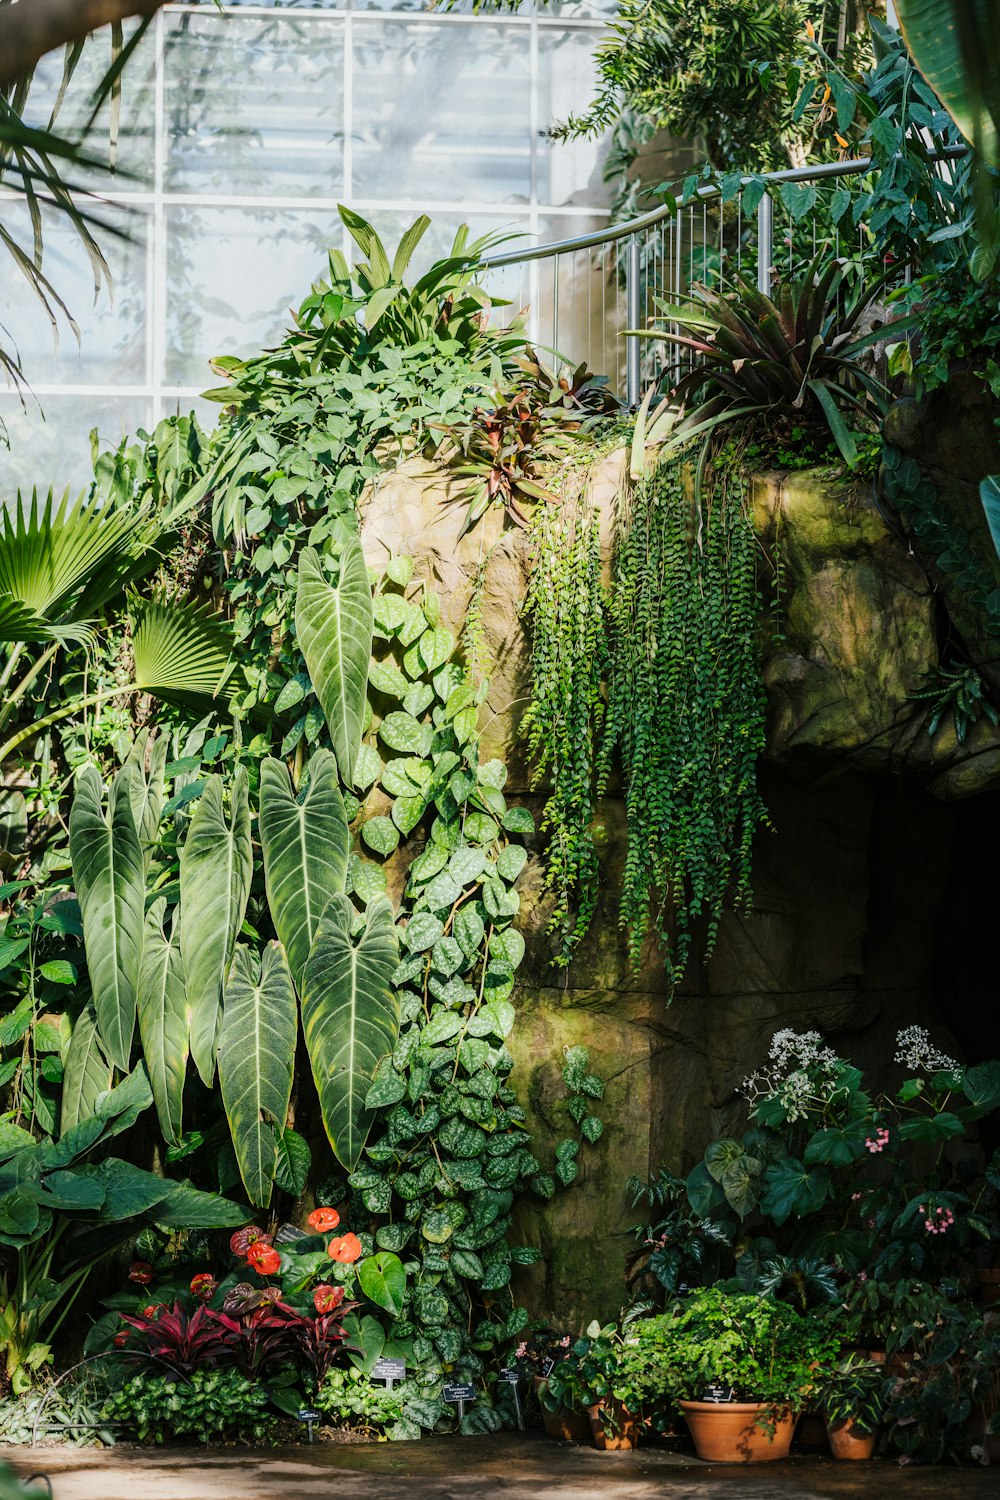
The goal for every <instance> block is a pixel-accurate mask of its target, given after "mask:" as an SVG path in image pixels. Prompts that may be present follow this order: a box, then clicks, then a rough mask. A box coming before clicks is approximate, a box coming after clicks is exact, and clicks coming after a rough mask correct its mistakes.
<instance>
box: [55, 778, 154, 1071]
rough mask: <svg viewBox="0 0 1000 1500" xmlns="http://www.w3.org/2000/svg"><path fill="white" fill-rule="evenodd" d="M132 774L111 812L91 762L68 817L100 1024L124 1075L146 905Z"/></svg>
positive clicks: (116, 791) (113, 792)
mask: <svg viewBox="0 0 1000 1500" xmlns="http://www.w3.org/2000/svg"><path fill="white" fill-rule="evenodd" d="M132 775H133V772H132V769H131V768H130V767H124V768H123V769H122V770H121V771H119V773H118V775H117V776H116V777H115V779H114V781H113V782H112V784H111V789H110V791H109V793H108V809H107V813H105V809H104V801H103V791H104V787H103V783H102V781H101V777H100V774H99V773H98V771H97V768H96V767H95V766H86V767H85V768H84V770H83V772H82V773H81V775H80V779H79V780H78V782H77V785H76V792H75V795H74V797H73V807H72V811H71V812H70V817H69V847H70V858H71V860H72V862H73V876H74V880H75V882H76V893H77V898H78V900H79V902H80V915H81V918H82V921H83V939H84V945H85V947H86V951H87V968H88V970H89V972H90V984H91V990H92V993H93V998H94V1011H95V1014H96V1016H97V1027H98V1031H99V1032H100V1036H101V1041H102V1042H103V1043H104V1048H105V1051H106V1052H107V1054H108V1057H109V1058H110V1060H111V1061H112V1062H113V1063H114V1064H115V1065H116V1066H117V1067H119V1068H121V1069H122V1071H123V1072H127V1070H128V1064H129V1054H130V1052H131V1048H132V1035H133V1032H134V1030H135V1016H136V989H137V987H138V983H139V968H140V964H141V962H142V926H143V908H144V902H145V877H144V872H143V860H142V851H141V849H140V847H139V836H138V834H137V832H136V827H135V821H134V819H133V817H132V808H131V802H130V788H131V780H132Z"/></svg>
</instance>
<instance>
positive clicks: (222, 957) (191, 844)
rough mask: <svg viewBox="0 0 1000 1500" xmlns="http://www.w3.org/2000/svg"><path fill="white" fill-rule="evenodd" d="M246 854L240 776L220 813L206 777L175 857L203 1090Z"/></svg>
mask: <svg viewBox="0 0 1000 1500" xmlns="http://www.w3.org/2000/svg"><path fill="white" fill-rule="evenodd" d="M252 870H253V852H252V846H251V842H250V805H249V789H248V784H247V776H246V772H245V771H243V770H242V769H241V770H239V771H237V773H236V776H235V777H234V779H233V786H232V793H231V806H230V812H229V815H228V816H227V815H226V812H225V809H224V807H223V801H222V779H221V777H219V776H210V777H209V778H208V780H207V782H206V783H205V790H204V792H203V793H202V796H201V799H200V800H199V802H198V805H197V807H196V809H195V812H194V815H193V817H192V819H191V827H190V828H189V829H188V835H187V838H186V839H185V841H184V846H183V848H182V849H181V855H180V891H181V917H182V921H181V957H182V959H183V962H184V983H185V988H186V993H187V1006H188V1016H189V1024H190V1032H191V1056H192V1058H193V1060H194V1064H195V1067H196V1068H197V1069H198V1072H199V1074H200V1075H201V1078H202V1081H203V1082H204V1083H205V1084H206V1085H207V1086H208V1087H211V1083H212V1078H213V1077H214V1074H215V1049H216V1044H217V1041H218V1034H219V1021H220V1018H221V1014H222V989H223V984H224V981H225V977H226V971H227V970H228V968H229V960H230V958H231V957H232V952H233V947H234V945H235V943H236V937H237V934H238V933H239V930H240V928H241V927H242V925H243V918H244V916H245V915H246V907H247V897H248V895H249V892H250V877H251V874H252Z"/></svg>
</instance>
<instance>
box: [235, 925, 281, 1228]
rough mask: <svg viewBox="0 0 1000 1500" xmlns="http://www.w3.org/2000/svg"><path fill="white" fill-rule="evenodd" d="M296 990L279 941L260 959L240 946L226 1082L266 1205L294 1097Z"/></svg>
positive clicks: (249, 1181)
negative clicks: (290, 1105) (281, 1138)
mask: <svg viewBox="0 0 1000 1500" xmlns="http://www.w3.org/2000/svg"><path fill="white" fill-rule="evenodd" d="M298 1024H299V1018H298V1009H297V1005H296V1000H295V986H294V985H293V984H292V976H291V974H290V973H289V971H288V962H287V960H286V958H285V954H284V950H283V949H282V947H281V944H280V943H269V944H268V945H267V947H266V948H265V949H264V952H263V955H262V956H261V958H260V959H258V958H257V955H256V954H255V953H253V952H252V951H251V950H250V949H249V948H245V947H238V948H237V949H236V953H235V955H234V958H233V966H232V970H231V972H230V975H229V981H228V983H227V985H226V994H225V1001H224V1004H223V1011H222V1034H221V1037H220V1040H219V1083H220V1084H221V1086H222V1100H223V1103H224V1104H225V1107H226V1118H227V1119H228V1120H229V1129H230V1131H231V1132H232V1137H233V1147H234V1148H235V1151H236V1160H237V1162H238V1163H239V1168H240V1176H241V1177H242V1178H243V1186H244V1187H245V1188H246V1190H247V1197H248V1198H249V1199H250V1202H251V1203H253V1204H254V1205H255V1206H256V1207H257V1208H266V1207H267V1205H268V1203H269V1202H270V1199H271V1185H272V1183H273V1181H274V1174H275V1170H276V1168H277V1165H278V1144H279V1137H280V1135H281V1132H282V1131H283V1130H284V1128H285V1117H286V1115H287V1114H288V1103H289V1100H290V1099H291V1097H292V1074H293V1071H294V1067H295V1040H296V1036H297V1034H298Z"/></svg>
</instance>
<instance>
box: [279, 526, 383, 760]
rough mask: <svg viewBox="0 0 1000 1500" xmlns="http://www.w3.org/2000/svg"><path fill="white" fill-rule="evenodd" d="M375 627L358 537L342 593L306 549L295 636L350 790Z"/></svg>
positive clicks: (346, 561)
mask: <svg viewBox="0 0 1000 1500" xmlns="http://www.w3.org/2000/svg"><path fill="white" fill-rule="evenodd" d="M373 628H374V615H373V611H372V591H371V584H370V583H369V582H368V569H367V567H366V565H365V559H364V554H363V553H362V551H361V543H360V541H358V539H357V537H352V538H351V540H350V541H349V542H347V543H345V545H344V550H343V552H342V553H341V558H340V580H339V582H338V584H337V586H336V588H334V587H332V586H331V585H330V584H329V583H327V581H326V578H325V576H324V574H323V568H322V565H321V563H320V559H319V554H318V553H317V552H316V551H314V549H313V548H311V547H304V548H303V550H302V554H301V556H300V558H299V581H298V590H297V592H296V596H295V634H296V636H297V638H298V643H299V649H300V650H301V652H302V655H303V656H304V657H305V660H306V666H307V668H308V669H309V677H310V679H311V681H312V685H313V687H314V689H315V691H316V696H317V698H318V699H319V701H320V706H321V708H322V710H323V713H324V715H325V716H326V722H327V726H328V728H329V730H330V739H331V740H332V741H333V748H334V751H335V752H336V756H337V765H338V767H339V768H340V774H341V776H342V777H343V779H344V781H345V782H346V783H347V784H348V786H350V785H352V784H353V780H354V763H355V761H356V760H357V757H358V749H359V747H360V745H361V732H362V728H363V725H364V716H365V707H366V701H367V699H366V694H367V687H368V664H369V661H370V659H371V653H372V631H373Z"/></svg>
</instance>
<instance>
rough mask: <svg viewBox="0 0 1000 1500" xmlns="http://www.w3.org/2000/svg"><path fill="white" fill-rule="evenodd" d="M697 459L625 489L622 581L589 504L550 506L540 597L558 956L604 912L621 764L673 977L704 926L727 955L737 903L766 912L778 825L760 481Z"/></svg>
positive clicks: (638, 952)
mask: <svg viewBox="0 0 1000 1500" xmlns="http://www.w3.org/2000/svg"><path fill="white" fill-rule="evenodd" d="M686 465H687V460H686V457H685V455H684V454H675V455H673V456H671V457H670V458H668V459H663V460H661V461H660V462H659V463H657V464H656V465H655V466H654V467H653V468H651V469H650V470H648V471H647V472H645V473H644V474H643V475H642V477H641V478H640V479H639V481H638V482H637V483H635V484H625V485H623V487H622V489H621V491H620V493H619V499H618V504H617V509H616V516H615V530H614V542H613V552H612V577H611V583H610V587H609V588H607V589H605V588H604V587H603V586H602V580H601V557H600V544H599V537H598V530H597V518H596V515H595V514H594V513H593V511H592V509H591V508H590V501H589V499H588V498H587V497H586V495H584V496H582V497H581V498H580V499H579V500H578V501H577V502H576V503H575V504H568V505H567V504H564V505H563V506H562V507H561V508H558V509H557V508H550V509H545V510H541V509H540V513H539V514H538V515H537V516H536V519H535V523H534V536H535V544H536V546H535V569H534V574H533V577H532V582H531V586H530V589H529V594H528V599H527V604H526V609H527V615H528V619H529V622H530V625H531V628H532V634H533V701H532V706H531V709H530V711H529V714H528V725H529V745H530V748H531V750H532V752H533V755H534V775H535V780H536V783H537V782H538V781H540V780H541V779H542V778H543V777H547V778H548V779H549V780H550V782H551V788H552V789H551V792H550V795H549V797H548V800H547V802H546V806H545V810H544V814H543V819H542V826H543V828H544V829H545V830H546V831H547V832H548V835H549V864H548V882H549V885H550V887H551V889H552V890H553V891H554V893H555V905H554V909H553V913H552V917H551V930H552V932H553V934H554V936H555V937H556V939H557V941H558V945H559V946H558V949H557V952H556V957H555V961H556V962H557V963H560V964H565V963H567V962H568V961H569V959H570V957H571V955H572V953H573V951H574V949H575V947H576V945H577V944H578V943H579V941H580V939H581V938H582V937H583V936H584V935H585V934H586V932H587V930H588V928H589V925H590V921H591V919H592V916H593V913H594V909H595V905H596V901H597V895H598V890H599V879H600V872H599V865H598V859H597V852H596V846H595V830H594V817H595V809H596V805H597V800H598V799H599V798H600V797H601V796H602V795H603V794H604V792H605V790H606V788H607V784H608V780H609V775H610V770H611V766H612V764H613V761H614V757H615V755H616V754H617V755H618V756H619V757H620V763H621V773H622V780H623V784H624V791H625V808H626V819H627V827H628V850H627V855H626V860H625V869H624V877H623V887H622V894H621V903H620V909H619V921H620V925H621V927H622V928H623V929H624V930H626V931H627V933H628V944H629V956H630V959H631V962H632V965H633V967H634V968H638V966H639V964H640V961H641V956H642V952H643V948H644V944H645V942H646V939H647V936H648V934H649V933H650V930H651V928H654V927H655V929H656V931H657V933H658V936H659V938H660V941H661V943H662V945H663V948H664V952H665V957H666V964H667V968H668V972H669V975H670V980H671V985H673V984H676V983H677V981H678V980H679V979H680V977H681V975H682V973H683V970H684V966H685V964H686V962H687V959H688V955H689V953H690V948H691V940H692V930H693V925H694V923H695V922H696V921H698V920H700V919H703V920H704V921H705V924H706V927H705V948H706V953H710V952H711V951H712V948H713V946H714V942H715V938H716V934H717V931H718V925H719V920H720V918H721V915H722V911H723V909H724V907H725V905H726V904H727V902H732V903H733V904H735V905H736V906H738V907H739V906H745V905H746V904H747V903H748V902H749V900H750V894H751V891H750V876H751V850H752V844H753V837H754V832H755V830H756V829H757V827H758V826H759V825H760V824H761V823H762V822H763V821H765V818H766V813H765V809H764V805H763V802H762V800H761V798H760V794H759V792H758V790H757V777H756V765H757V759H758V757H759V755H760V753H761V751H762V750H763V746H764V692H763V684H762V680H761V674H760V667H759V663H758V660H757V651H756V630H757V621H758V618H759V609H760V598H759V595H758V591H757V585H756V579H755V542H754V535H753V529H752V526H751V521H750V516H749V513H748V505H747V487H746V483H745V480H744V477H743V475H742V472H741V466H740V461H739V454H738V452H737V450H736V449H735V448H734V447H733V446H732V445H730V446H728V447H727V448H725V449H722V450H720V451H717V452H716V454H715V456H714V460H713V461H712V462H711V463H705V464H703V465H701V466H700V468H701V469H702V470H703V472H701V473H699V475H698V476H695V477H692V475H691V473H690V470H689V469H687V467H686Z"/></svg>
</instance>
